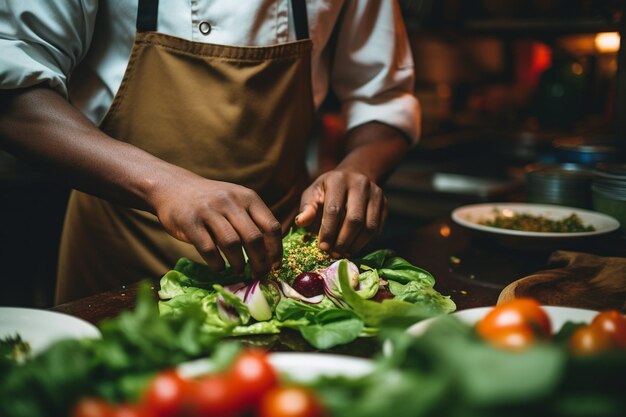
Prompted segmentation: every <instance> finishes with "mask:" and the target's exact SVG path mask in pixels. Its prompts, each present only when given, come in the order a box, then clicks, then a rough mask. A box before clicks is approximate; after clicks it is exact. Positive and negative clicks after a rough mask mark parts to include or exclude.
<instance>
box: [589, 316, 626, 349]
mask: <svg viewBox="0 0 626 417" xmlns="http://www.w3.org/2000/svg"><path fill="white" fill-rule="evenodd" d="M591 325H592V326H594V327H597V328H599V329H601V330H602V331H603V332H604V333H607V334H608V335H609V336H610V337H611V340H612V341H613V344H614V345H615V346H616V347H619V348H621V349H626V317H624V316H623V315H622V314H620V312H619V311H617V310H606V311H602V312H600V313H598V315H596V316H595V317H594V319H593V321H592V322H591Z"/></svg>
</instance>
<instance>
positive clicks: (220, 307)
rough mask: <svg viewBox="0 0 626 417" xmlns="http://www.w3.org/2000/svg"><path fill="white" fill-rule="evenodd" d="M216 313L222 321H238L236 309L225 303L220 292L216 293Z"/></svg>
mask: <svg viewBox="0 0 626 417" xmlns="http://www.w3.org/2000/svg"><path fill="white" fill-rule="evenodd" d="M217 314H218V315H219V316H220V318H221V319H222V320H224V321H230V322H237V321H239V314H237V310H235V309H234V308H233V307H231V306H229V305H227V304H226V302H224V297H222V296H221V295H220V294H218V295H217Z"/></svg>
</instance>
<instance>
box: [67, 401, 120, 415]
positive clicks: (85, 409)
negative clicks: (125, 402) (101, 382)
mask: <svg viewBox="0 0 626 417" xmlns="http://www.w3.org/2000/svg"><path fill="white" fill-rule="evenodd" d="M112 415H113V406H112V405H111V404H109V403H107V402H106V401H104V400H103V399H101V398H94V397H85V398H82V399H80V400H79V401H78V403H76V405H75V406H74V409H73V410H72V417H111V416H112Z"/></svg>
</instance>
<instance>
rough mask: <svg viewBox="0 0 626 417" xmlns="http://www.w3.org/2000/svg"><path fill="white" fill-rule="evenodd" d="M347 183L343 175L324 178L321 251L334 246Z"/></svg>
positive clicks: (345, 196)
mask: <svg viewBox="0 0 626 417" xmlns="http://www.w3.org/2000/svg"><path fill="white" fill-rule="evenodd" d="M347 185H348V184H347V183H346V181H344V176H343V175H330V176H328V177H327V179H326V180H325V184H324V190H325V193H324V197H325V198H324V208H323V211H322V223H321V225H320V231H319V247H320V249H321V250H323V251H327V252H330V251H331V249H333V248H334V247H335V241H336V240H337V234H338V233H339V229H340V227H341V223H342V220H343V215H344V207H345V202H346V198H347V192H348V187H347Z"/></svg>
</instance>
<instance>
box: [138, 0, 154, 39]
mask: <svg viewBox="0 0 626 417" xmlns="http://www.w3.org/2000/svg"><path fill="white" fill-rule="evenodd" d="M158 14H159V0H139V5H138V7H137V32H156V30H157V17H158Z"/></svg>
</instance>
